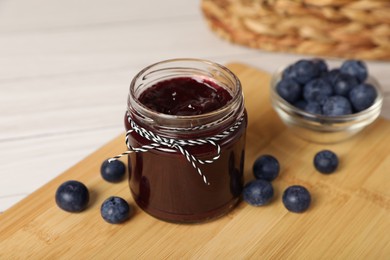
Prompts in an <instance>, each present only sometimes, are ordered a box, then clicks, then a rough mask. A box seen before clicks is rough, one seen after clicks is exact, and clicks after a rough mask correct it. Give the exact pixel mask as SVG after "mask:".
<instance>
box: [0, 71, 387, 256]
mask: <svg viewBox="0 0 390 260" xmlns="http://www.w3.org/2000/svg"><path fill="white" fill-rule="evenodd" d="M228 67H229V68H230V69H231V70H233V71H234V72H235V73H236V74H237V75H238V77H239V78H240V79H241V81H242V84H243V88H244V92H245V98H246V107H247V110H248V115H249V126H248V132H247V148H246V164H245V180H246V181H249V180H251V179H253V177H252V172H251V168H252V164H253V162H254V160H255V158H256V157H258V156H260V155H262V154H265V153H267V154H273V155H274V156H276V157H277V158H278V159H279V161H280V163H281V173H280V176H279V177H278V178H277V179H276V180H275V181H274V182H273V185H274V189H275V198H274V199H273V201H272V202H271V203H270V204H269V205H267V206H263V207H252V206H249V205H247V204H246V203H244V202H242V203H240V204H239V206H238V207H237V208H236V209H235V210H233V211H232V212H231V213H229V214H228V215H226V216H224V217H222V218H220V219H217V220H215V221H212V222H208V223H204V224H192V225H180V224H171V223H166V222H162V221H159V220H157V219H155V218H153V217H151V216H149V215H147V214H146V213H144V212H143V211H142V210H141V209H139V208H138V207H137V206H135V204H134V201H133V199H132V198H131V196H130V192H129V189H128V186H127V182H126V181H123V182H121V183H118V184H110V183H107V182H105V181H103V180H102V179H101V177H100V173H99V168H100V165H101V162H102V161H103V160H104V159H106V158H108V157H110V156H113V155H116V154H118V153H120V152H122V151H124V149H125V145H124V139H123V138H124V137H123V136H122V135H121V136H119V137H117V138H115V139H114V140H113V141H111V142H110V143H108V144H107V145H105V146H104V147H102V148H101V149H99V150H98V151H96V152H95V153H93V154H91V155H90V156H88V157H87V158H85V159H84V160H82V161H81V162H80V163H78V164H77V165H75V166H74V167H72V168H71V169H69V170H68V171H66V172H64V173H63V174H62V175H60V176H59V177H58V178H56V179H54V180H53V181H51V182H50V183H48V184H46V185H45V186H43V187H42V188H40V189H39V190H37V191H36V192H34V193H33V194H31V195H30V196H29V197H27V198H26V199H24V200H23V201H21V202H20V203H18V204H17V205H15V206H14V207H12V208H11V209H9V210H7V211H6V212H4V213H3V214H2V215H0V259H19V258H20V259H27V258H29V259H31V258H32V259H61V258H63V259H69V258H72V259H92V258H93V259H100V258H102V259H112V258H119V259H129V258H134V259H156V258H157V259H159V258H173V259H179V258H180V259H182V258H201V259H203V258H207V259H215V258H220V259H226V258H228V259H229V258H231V259H237V258H257V259H259V258H261V259H265V258H273V259H285V258H292V259H298V258H299V259H318V258H324V259H384V258H387V259H389V257H390V122H389V121H386V120H384V119H378V120H377V121H376V122H375V123H374V124H373V125H372V126H370V127H369V128H367V129H365V130H364V131H363V132H362V133H360V134H358V135H357V136H356V137H354V138H352V139H350V140H348V141H345V142H343V143H339V144H334V145H319V144H313V143H308V142H306V141H303V140H300V139H298V138H297V137H295V136H293V135H292V134H291V133H290V132H289V131H288V129H286V127H285V126H284V125H283V124H282V123H281V121H280V120H279V118H278V117H277V115H276V114H275V112H274V111H273V110H272V108H271V105H270V101H269V95H268V94H269V93H268V88H269V80H270V76H269V75H267V74H266V73H263V72H260V71H258V70H256V69H255V68H251V67H248V66H245V65H242V64H230V65H229V66H228ZM325 148H327V149H331V150H333V151H335V152H336V153H337V154H338V155H339V157H340V161H341V163H340V167H339V169H338V170H337V172H336V173H334V174H331V175H322V174H319V173H317V172H316V171H315V170H314V167H313V163H312V160H313V156H314V154H315V153H316V152H317V151H319V150H321V149H325ZM70 179H76V180H79V181H82V182H83V183H85V184H86V185H87V186H88V188H89V190H90V192H91V201H90V204H89V207H88V209H87V210H86V211H84V212H82V213H77V214H71V213H67V212H64V211H62V210H60V209H59V208H58V207H57V206H56V204H55V201H54V194H55V191H56V189H57V187H58V186H59V185H60V184H61V183H62V182H64V181H66V180H70ZM293 184H300V185H304V186H306V187H307V188H308V189H309V190H310V192H311V194H312V199H313V201H312V205H311V207H310V209H309V210H308V211H307V212H305V213H302V214H296V213H290V212H288V211H287V210H286V209H285V208H284V206H283V204H282V201H281V196H282V193H283V191H284V189H285V188H286V187H287V186H289V185H293ZM110 195H118V196H122V197H123V198H125V199H126V200H128V202H129V203H131V204H133V205H134V206H135V213H134V215H133V216H132V218H131V219H130V220H129V221H128V222H126V223H124V224H121V225H110V224H108V223H106V222H104V221H103V219H102V218H101V216H100V211H99V209H100V205H101V203H102V202H103V201H104V199H105V198H107V197H108V196H110Z"/></svg>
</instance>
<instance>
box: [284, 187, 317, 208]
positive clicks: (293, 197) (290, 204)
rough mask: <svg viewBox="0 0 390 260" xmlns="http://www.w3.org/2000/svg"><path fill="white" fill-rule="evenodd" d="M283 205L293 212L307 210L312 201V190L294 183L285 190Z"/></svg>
mask: <svg viewBox="0 0 390 260" xmlns="http://www.w3.org/2000/svg"><path fill="white" fill-rule="evenodd" d="M282 201H283V205H284V206H285V207H286V209H288V210H289V211H291V212H296V213H301V212H304V211H306V210H307V209H308V208H309V206H310V202H311V196H310V192H309V191H308V190H307V189H306V188H305V187H303V186H300V185H293V186H290V187H288V188H287V189H286V190H285V191H284V192H283V197H282Z"/></svg>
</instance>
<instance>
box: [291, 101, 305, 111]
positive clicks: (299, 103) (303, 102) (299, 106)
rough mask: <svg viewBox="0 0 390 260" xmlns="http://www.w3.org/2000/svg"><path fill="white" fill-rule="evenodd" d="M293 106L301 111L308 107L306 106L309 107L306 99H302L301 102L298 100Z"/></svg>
mask: <svg viewBox="0 0 390 260" xmlns="http://www.w3.org/2000/svg"><path fill="white" fill-rule="evenodd" d="M293 105H294V106H295V107H297V108H299V109H302V110H304V109H305V107H306V105H307V101H306V100H304V99H300V100H298V101H297V102H295V103H294V104H293Z"/></svg>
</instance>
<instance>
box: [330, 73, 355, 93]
mask: <svg viewBox="0 0 390 260" xmlns="http://www.w3.org/2000/svg"><path fill="white" fill-rule="evenodd" d="M357 85H359V82H358V80H357V79H356V78H355V77H354V76H351V75H349V74H343V73H340V74H338V75H337V76H336V77H335V78H333V90H334V93H335V94H336V95H340V96H348V94H349V92H350V91H351V89H352V88H354V87H356V86H357Z"/></svg>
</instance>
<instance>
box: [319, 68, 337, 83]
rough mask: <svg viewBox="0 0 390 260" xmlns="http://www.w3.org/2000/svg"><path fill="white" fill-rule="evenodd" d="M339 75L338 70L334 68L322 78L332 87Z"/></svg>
mask: <svg viewBox="0 0 390 260" xmlns="http://www.w3.org/2000/svg"><path fill="white" fill-rule="evenodd" d="M339 74H341V72H340V69H337V68H335V69H331V70H330V71H328V72H327V73H325V74H324V75H323V76H322V78H323V79H324V80H326V81H327V82H329V83H330V84H331V85H333V83H334V82H335V79H336V78H337V77H338V75H339Z"/></svg>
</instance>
